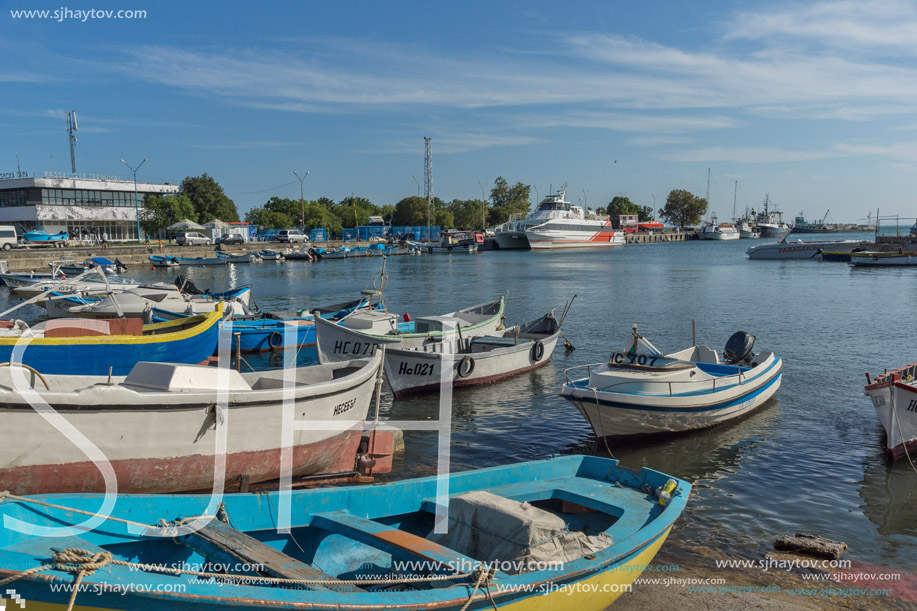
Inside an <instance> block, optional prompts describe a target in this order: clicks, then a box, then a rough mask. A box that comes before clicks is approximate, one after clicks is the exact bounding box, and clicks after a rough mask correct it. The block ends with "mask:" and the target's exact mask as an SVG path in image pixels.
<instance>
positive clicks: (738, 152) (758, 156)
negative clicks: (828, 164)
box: [659, 147, 851, 163]
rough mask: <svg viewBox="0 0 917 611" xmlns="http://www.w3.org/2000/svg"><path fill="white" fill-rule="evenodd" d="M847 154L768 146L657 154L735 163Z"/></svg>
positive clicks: (677, 159) (678, 159)
mask: <svg viewBox="0 0 917 611" xmlns="http://www.w3.org/2000/svg"><path fill="white" fill-rule="evenodd" d="M849 156H851V153H849V152H843V151H840V150H828V151H824V150H813V151H791V150H783V149H779V148H768V147H707V148H697V149H688V150H680V151H669V152H665V153H662V154H660V155H659V157H660V159H665V160H666V161H690V162H712V161H732V162H737V163H786V162H796V161H813V160H816V159H830V158H835V157H849Z"/></svg>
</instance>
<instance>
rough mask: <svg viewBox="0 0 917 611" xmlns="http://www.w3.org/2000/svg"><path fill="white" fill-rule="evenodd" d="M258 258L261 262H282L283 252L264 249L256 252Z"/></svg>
mask: <svg viewBox="0 0 917 611" xmlns="http://www.w3.org/2000/svg"><path fill="white" fill-rule="evenodd" d="M258 258H259V259H261V260H262V261H283V252H282V251H279V250H271V249H270V248H266V249H264V250H262V251H260V252H258Z"/></svg>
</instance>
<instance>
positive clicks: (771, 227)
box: [755, 195, 790, 238]
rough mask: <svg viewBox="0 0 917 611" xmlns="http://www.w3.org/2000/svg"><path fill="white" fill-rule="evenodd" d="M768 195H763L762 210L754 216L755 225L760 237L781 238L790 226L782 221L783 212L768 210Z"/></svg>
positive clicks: (788, 230)
mask: <svg viewBox="0 0 917 611" xmlns="http://www.w3.org/2000/svg"><path fill="white" fill-rule="evenodd" d="M770 203H771V202H770V195H767V196H765V197H764V210H763V211H761V212H759V213H758V215H757V216H756V217H755V225H756V226H757V227H758V229H759V230H760V231H761V237H762V238H782V237H784V236H786V235H787V234H788V233H789V232H790V226H789V225H787V224H786V223H784V222H783V213H782V212H780V211H779V210H769V207H770Z"/></svg>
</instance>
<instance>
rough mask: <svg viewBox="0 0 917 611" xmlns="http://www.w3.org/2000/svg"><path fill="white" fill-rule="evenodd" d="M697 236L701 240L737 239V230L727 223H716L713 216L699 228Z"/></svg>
mask: <svg viewBox="0 0 917 611" xmlns="http://www.w3.org/2000/svg"><path fill="white" fill-rule="evenodd" d="M697 237H698V238H699V239H701V240H738V239H739V231H738V230H737V229H736V228H735V227H733V226H732V225H730V224H729V223H718V222H717V218H716V217H715V216H714V217H711V218H710V221H708V222H707V223H705V224H704V226H703V227H701V228H700V231H698V232H697Z"/></svg>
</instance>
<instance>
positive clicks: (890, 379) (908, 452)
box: [864, 363, 917, 461]
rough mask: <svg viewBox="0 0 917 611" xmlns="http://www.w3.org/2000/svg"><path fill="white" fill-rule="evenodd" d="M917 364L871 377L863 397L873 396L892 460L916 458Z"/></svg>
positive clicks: (887, 449)
mask: <svg viewBox="0 0 917 611" xmlns="http://www.w3.org/2000/svg"><path fill="white" fill-rule="evenodd" d="M915 378H917V363H911V364H910V365H905V366H904V367H899V368H898V369H893V370H892V371H886V372H885V373H883V374H881V375H878V376H876V377H875V379H870V376H869V374H868V373H867V374H866V381H867V384H866V388H865V389H864V391H865V393H866V396H868V397H869V398H870V399H872V404H873V406H874V407H875V408H876V414H878V416H879V421H880V422H881V423H882V427H883V428H884V429H885V450H886V452H887V454H888V457H889V458H890V459H891V460H897V459H899V458H903V457H905V456H907V457H908V459H910V460H912V461H913V460H917V380H915Z"/></svg>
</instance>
